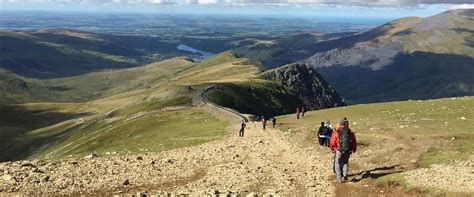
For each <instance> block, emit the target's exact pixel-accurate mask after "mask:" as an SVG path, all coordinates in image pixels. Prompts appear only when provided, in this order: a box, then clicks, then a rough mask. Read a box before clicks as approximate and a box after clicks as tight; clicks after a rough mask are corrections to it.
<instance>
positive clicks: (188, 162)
mask: <svg viewBox="0 0 474 197" xmlns="http://www.w3.org/2000/svg"><path fill="white" fill-rule="evenodd" d="M292 135H296V134H289V133H283V132H281V131H280V130H277V129H268V128H267V130H266V131H263V129H261V124H260V123H249V124H248V128H247V130H246V133H245V137H243V138H242V137H238V136H237V131H235V132H233V133H230V134H229V136H228V137H226V138H225V139H222V140H218V141H213V142H209V143H206V144H203V145H201V146H197V147H190V148H183V149H177V150H171V151H165V152H160V153H153V154H148V155H134V156H110V157H98V158H94V159H80V160H61V161H55V162H43V161H19V162H7V163H1V164H0V174H3V177H2V179H0V191H3V192H18V193H23V194H26V193H34V194H79V193H83V194H97V193H103V194H110V193H133V194H135V193H136V192H145V191H146V192H147V193H149V194H159V193H162V192H166V193H174V194H196V195H201V194H211V193H212V194H216V193H232V194H248V193H250V192H256V193H257V194H290V193H291V194H304V195H311V194H314V195H317V196H331V195H333V192H334V188H333V186H332V184H331V182H330V181H328V179H327V176H328V174H327V171H328V169H330V166H331V164H330V159H328V158H327V156H328V155H327V154H324V152H325V150H324V149H321V148H319V147H315V146H307V145H304V143H303V141H301V140H302V138H298V137H296V136H292Z"/></svg>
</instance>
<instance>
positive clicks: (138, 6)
mask: <svg viewBox="0 0 474 197" xmlns="http://www.w3.org/2000/svg"><path fill="white" fill-rule="evenodd" d="M458 8H474V0H0V10H59V11H89V12H94V11H100V12H145V13H173V14H180V13H186V14H227V15H282V16H307V17H320V18H330V17H355V18H382V19H395V18H400V17H405V16H421V17H425V16H431V15H435V14H437V13H440V12H443V11H446V10H450V9H458Z"/></svg>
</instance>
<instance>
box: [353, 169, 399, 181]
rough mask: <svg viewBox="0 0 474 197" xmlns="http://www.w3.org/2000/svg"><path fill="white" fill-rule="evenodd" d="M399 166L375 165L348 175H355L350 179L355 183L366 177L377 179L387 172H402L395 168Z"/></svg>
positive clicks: (387, 173)
mask: <svg viewBox="0 0 474 197" xmlns="http://www.w3.org/2000/svg"><path fill="white" fill-rule="evenodd" d="M399 166H400V165H392V166H382V167H376V168H373V169H370V170H364V171H360V172H358V173H355V174H350V175H349V177H356V178H353V179H352V180H351V182H354V183H357V182H359V181H361V180H364V179H368V178H370V179H377V178H380V177H383V176H386V175H389V174H393V173H399V172H402V171H400V170H395V169H396V168H397V167H399Z"/></svg>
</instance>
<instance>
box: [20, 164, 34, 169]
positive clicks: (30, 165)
mask: <svg viewBox="0 0 474 197" xmlns="http://www.w3.org/2000/svg"><path fill="white" fill-rule="evenodd" d="M21 167H31V168H34V167H36V166H35V165H33V164H32V163H24V164H22V165H21Z"/></svg>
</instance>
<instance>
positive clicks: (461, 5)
mask: <svg viewBox="0 0 474 197" xmlns="http://www.w3.org/2000/svg"><path fill="white" fill-rule="evenodd" d="M449 9H452V10H456V9H474V4H458V5H453V6H451V7H450V8H449Z"/></svg>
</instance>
